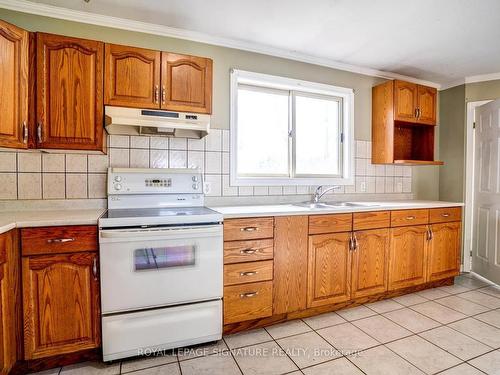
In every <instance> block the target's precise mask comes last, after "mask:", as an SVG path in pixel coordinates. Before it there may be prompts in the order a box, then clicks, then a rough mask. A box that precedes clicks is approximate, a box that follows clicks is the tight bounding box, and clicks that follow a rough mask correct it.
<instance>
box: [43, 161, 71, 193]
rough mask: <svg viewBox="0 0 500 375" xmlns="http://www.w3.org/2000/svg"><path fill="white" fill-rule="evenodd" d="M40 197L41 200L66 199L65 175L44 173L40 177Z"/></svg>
mask: <svg viewBox="0 0 500 375" xmlns="http://www.w3.org/2000/svg"><path fill="white" fill-rule="evenodd" d="M63 157H64V155H63ZM42 195H43V199H64V198H66V175H65V174H64V173H44V174H43V175H42Z"/></svg>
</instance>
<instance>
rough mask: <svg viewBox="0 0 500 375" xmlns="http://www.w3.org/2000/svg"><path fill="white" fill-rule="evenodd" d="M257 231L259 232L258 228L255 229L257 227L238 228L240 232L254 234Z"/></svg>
mask: <svg viewBox="0 0 500 375" xmlns="http://www.w3.org/2000/svg"><path fill="white" fill-rule="evenodd" d="M258 230H259V228H257V227H245V228H240V231H242V232H256V231H258Z"/></svg>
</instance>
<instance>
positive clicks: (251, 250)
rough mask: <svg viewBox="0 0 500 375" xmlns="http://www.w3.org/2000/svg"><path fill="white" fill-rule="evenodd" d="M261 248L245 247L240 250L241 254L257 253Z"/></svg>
mask: <svg viewBox="0 0 500 375" xmlns="http://www.w3.org/2000/svg"><path fill="white" fill-rule="evenodd" d="M258 251H259V250H258V249H244V250H240V253H241V254H246V255H251V254H255V253H257V252H258Z"/></svg>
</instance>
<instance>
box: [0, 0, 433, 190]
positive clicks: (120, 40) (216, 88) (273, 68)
mask: <svg viewBox="0 0 500 375" xmlns="http://www.w3.org/2000/svg"><path fill="white" fill-rule="evenodd" d="M0 19H3V20H5V21H7V22H11V23H13V24H15V25H18V26H20V27H23V28H25V29H27V30H30V31H42V32H49V33H55V34H62V35H68V36H74V37H81V38H89V39H96V40H102V41H104V42H110V43H117V44H127V45H132V46H137V47H142V48H151V49H158V50H165V51H171V52H177V53H185V54H193V55H199V56H206V57H210V58H212V59H213V60H214V84H213V117H212V124H213V127H214V128H219V129H228V128H229V71H230V69H231V68H237V69H243V70H249V71H254V72H259V73H267V74H275V75H281V76H286V77H291V78H297V79H303V80H309V81H315V82H321V83H326V84H332V85H337V86H344V87H349V88H353V89H354V90H355V110H354V122H355V138H356V139H357V140H362V141H368V140H371V88H372V86H374V85H375V84H377V83H379V82H381V81H382V79H380V78H376V77H370V76H365V75H361V74H356V73H351V72H346V71H341V70H336V69H331V68H327V67H321V66H317V65H313V64H306V63H302V62H297V61H292V60H287V59H282V58H277V57H272V56H267V55H263V54H258V53H252V52H245V51H241V50H237V49H231V48H225V47H218V46H213V45H208V44H203V43H197V42H191V41H186V40H181V39H174V38H168V37H162V36H156V35H150V34H144V33H137V32H129V31H126V30H118V29H113V28H107V27H100V26H93V25H87V24H81V23H76V22H70V21H64V20H58V19H52V18H48V17H41V16H36V15H31V14H24V13H19V12H13V11H8V10H5V9H0ZM412 191H413V192H414V193H415V195H416V197H417V198H420V199H437V198H438V196H439V168H438V167H415V168H413V183H412Z"/></svg>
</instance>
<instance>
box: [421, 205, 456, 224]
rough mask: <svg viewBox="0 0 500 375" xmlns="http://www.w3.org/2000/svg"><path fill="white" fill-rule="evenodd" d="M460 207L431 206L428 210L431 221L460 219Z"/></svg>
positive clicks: (441, 221) (439, 221) (443, 221)
mask: <svg viewBox="0 0 500 375" xmlns="http://www.w3.org/2000/svg"><path fill="white" fill-rule="evenodd" d="M461 220H462V209H461V208H460V207H447V208H432V209H430V210H429V221H430V222H431V223H445V222H448V221H461Z"/></svg>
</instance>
